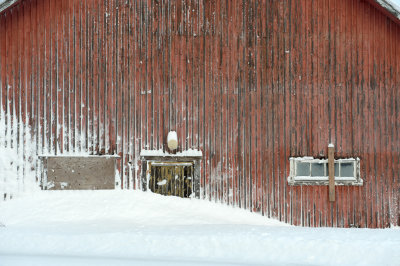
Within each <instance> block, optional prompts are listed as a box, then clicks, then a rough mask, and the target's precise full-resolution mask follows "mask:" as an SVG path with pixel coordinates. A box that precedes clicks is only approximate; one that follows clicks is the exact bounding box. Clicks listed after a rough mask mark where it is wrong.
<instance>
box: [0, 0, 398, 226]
mask: <svg viewBox="0 0 400 266" xmlns="http://www.w3.org/2000/svg"><path fill="white" fill-rule="evenodd" d="M0 36H1V39H0V90H1V94H0V100H1V103H2V107H3V110H4V112H5V113H6V114H11V115H12V116H14V117H17V119H18V121H19V122H22V123H23V124H24V125H29V128H30V131H31V134H32V139H31V140H30V143H35V145H36V149H35V153H36V155H40V154H62V153H64V154H65V153H71V154H77V153H80V154H81V153H86V154H87V153H89V154H114V153H116V154H119V155H120V156H121V157H122V159H121V161H120V165H119V171H120V173H121V184H120V186H121V187H122V188H139V187H138V186H139V185H138V184H139V182H137V181H138V179H139V178H140V176H139V173H140V169H139V167H140V162H138V161H137V160H138V159H139V154H140V151H141V150H142V149H164V148H165V146H166V145H165V138H166V135H167V133H168V131H169V130H176V131H177V132H178V136H179V139H180V143H179V145H180V146H179V150H185V149H188V148H194V149H195V148H197V149H200V150H201V151H202V152H203V155H204V159H203V160H202V165H201V187H202V192H201V197H203V198H206V199H209V200H212V201H222V202H225V203H227V204H229V205H236V206H240V207H243V208H246V209H250V210H251V211H256V212H260V213H262V214H264V215H266V216H268V217H276V218H278V219H280V220H282V221H285V222H288V223H292V224H296V225H306V226H344V227H348V226H361V227H386V226H389V225H390V224H394V225H396V224H397V225H399V224H400V214H399V213H400V211H399V204H400V202H399V198H400V197H399V194H400V185H399V184H400V183H399V179H400V171H399V170H400V169H399V168H400V166H399V165H400V156H399V154H400V143H399V139H400V133H399V132H400V129H399V126H400V95H399V93H400V63H399V62H400V45H398V44H399V43H400V26H399V25H398V24H395V23H394V22H393V21H392V20H390V19H388V18H387V17H386V16H384V15H383V14H382V13H380V12H378V11H377V10H376V9H375V8H373V7H372V6H371V5H370V4H368V3H367V2H364V1H359V0H340V1H337V0H321V1H320V0H318V1H317V0H315V1H312V0H283V1H270V0H263V1H239V0H237V1H228V0H227V1H216V2H214V1H205V0H204V1H201V0H192V1H190V0H187V1H185V0H177V1H163V0H161V1H155V0H154V1H150V0H149V1H132V0H127V1H118V0H109V1H108V0H104V1H94V0H84V1H82V0H75V1H72V0H71V1H67V0H26V1H22V2H21V3H20V4H19V5H17V6H16V7H14V8H12V9H11V10H8V11H6V12H4V13H2V14H0ZM4 119H6V118H4ZM7 121H8V123H12V121H11V120H7V119H6V122H7ZM20 130H25V127H18V128H17V131H18V132H19V131H20ZM24 132H25V131H24ZM22 135H23V136H25V135H24V134H22ZM27 136H28V135H27ZM25 139H26V137H21V138H18V139H16V140H14V142H17V143H13V145H16V146H21V145H22V146H24V143H25V142H26V141H25ZM330 142H332V143H334V144H335V146H336V153H335V156H336V157H360V158H361V176H362V178H363V179H364V186H362V187H353V186H341V187H337V188H336V199H337V201H336V202H334V203H329V202H328V188H327V187H326V186H296V187H292V186H288V185H287V181H286V178H287V176H288V174H289V160H288V158H289V157H291V156H316V157H327V144H328V143H330ZM6 145H7V144H6ZM8 145H10V144H8ZM23 150H24V149H23ZM29 157H32V159H34V160H36V156H35V155H34V156H30V155H29V154H27V156H26V158H29ZM129 161H130V162H132V166H133V168H130V164H128V162H129ZM36 162H37V161H36ZM135 166H137V168H136V169H135V168H134V167H135ZM36 167H37V168H39V163H38V162H37V164H36ZM130 169H131V170H130ZM36 170H37V169H36ZM38 174H39V173H38ZM22 180H23V177H22Z"/></svg>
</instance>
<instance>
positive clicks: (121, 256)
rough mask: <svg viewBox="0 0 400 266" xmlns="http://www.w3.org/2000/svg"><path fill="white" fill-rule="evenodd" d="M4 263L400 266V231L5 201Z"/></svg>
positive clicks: (47, 200) (111, 195) (197, 206)
mask: <svg viewBox="0 0 400 266" xmlns="http://www.w3.org/2000/svg"><path fill="white" fill-rule="evenodd" d="M0 223H2V224H3V225H4V226H3V227H1V226H0V239H2V240H3V241H0V265H26V264H28V265H71V264H73V265H132V264H136V265H160V264H162V265H232V264H237V265H252V264H259V265H399V264H400V253H399V252H398V250H399V249H400V230H398V229H385V230H371V229H334V228H320V229H313V228H301V227H294V226H287V225H285V224H283V223H280V222H278V221H275V220H271V219H267V218H266V217H263V216H261V215H259V214H254V213H250V212H248V211H246V210H242V209H238V208H234V207H231V206H226V205H222V204H219V203H213V202H209V201H205V200H197V199H181V198H176V197H165V196H161V195H156V194H153V193H151V192H141V191H117V190H112V191H40V192H35V193H32V194H30V195H23V196H22V195H20V197H19V198H17V199H14V200H12V201H6V202H1V203H0Z"/></svg>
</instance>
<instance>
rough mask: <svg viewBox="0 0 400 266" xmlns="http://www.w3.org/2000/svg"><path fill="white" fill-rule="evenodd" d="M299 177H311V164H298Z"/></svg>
mask: <svg viewBox="0 0 400 266" xmlns="http://www.w3.org/2000/svg"><path fill="white" fill-rule="evenodd" d="M296 175H297V176H310V163H301V162H298V163H297V173H296Z"/></svg>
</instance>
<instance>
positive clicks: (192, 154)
mask: <svg viewBox="0 0 400 266" xmlns="http://www.w3.org/2000/svg"><path fill="white" fill-rule="evenodd" d="M140 156H142V157H152V156H160V157H202V156H203V153H202V152H201V151H199V150H193V149H188V150H185V151H182V152H177V153H176V154H171V153H168V152H164V151H163V150H162V149H160V150H141V151H140Z"/></svg>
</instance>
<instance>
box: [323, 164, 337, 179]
mask: <svg viewBox="0 0 400 266" xmlns="http://www.w3.org/2000/svg"><path fill="white" fill-rule="evenodd" d="M326 175H327V176H329V167H328V164H326ZM335 176H339V163H335Z"/></svg>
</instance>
